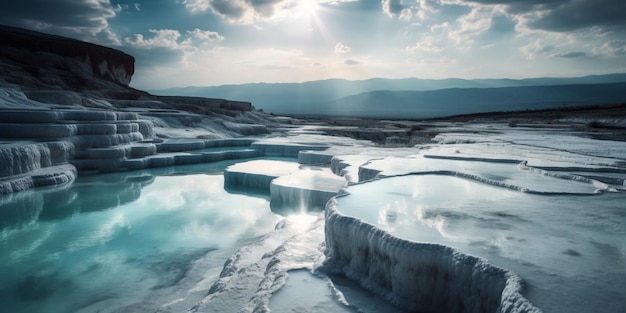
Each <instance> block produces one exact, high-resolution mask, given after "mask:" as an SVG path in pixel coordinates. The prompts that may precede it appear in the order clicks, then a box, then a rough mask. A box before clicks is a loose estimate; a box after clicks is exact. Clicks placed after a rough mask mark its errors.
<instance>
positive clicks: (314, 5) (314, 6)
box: [296, 0, 320, 17]
mask: <svg viewBox="0 0 626 313" xmlns="http://www.w3.org/2000/svg"><path fill="white" fill-rule="evenodd" d="M319 9H320V5H319V2H318V0H299V1H298V4H297V6H296V11H297V12H298V15H300V16H306V17H310V16H315V15H317V11H318V10H319Z"/></svg>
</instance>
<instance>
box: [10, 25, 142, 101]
mask: <svg viewBox="0 0 626 313" xmlns="http://www.w3.org/2000/svg"><path fill="white" fill-rule="evenodd" d="M0 71H2V72H3V74H4V72H6V71H18V72H22V74H23V75H16V73H13V75H10V76H11V77H13V79H12V81H9V82H10V83H14V84H18V85H21V86H27V87H40V88H41V87H56V88H63V89H66V90H68V89H69V90H85V89H94V88H102V87H109V88H110V86H106V85H107V84H106V83H102V82H99V80H94V79H93V78H92V77H93V76H95V77H97V78H100V79H102V80H104V81H108V82H111V83H114V84H121V85H124V86H128V84H129V83H130V80H131V77H132V75H133V73H134V71H135V58H133V57H132V56H130V55H128V54H126V53H124V52H121V51H118V50H115V49H111V48H107V47H102V46H98V45H95V44H91V43H87V42H83V41H79V40H75V39H70V38H65V37H60V36H54V35H48V34H44V33H39V32H34V31H29V30H24V29H19V28H13V27H7V26H0ZM3 76H6V75H3ZM20 78H23V79H21V80H20ZM107 89H108V88H107Z"/></svg>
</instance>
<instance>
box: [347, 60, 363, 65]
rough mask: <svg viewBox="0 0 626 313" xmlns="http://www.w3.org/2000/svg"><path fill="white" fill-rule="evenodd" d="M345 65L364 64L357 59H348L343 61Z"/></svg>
mask: <svg viewBox="0 0 626 313" xmlns="http://www.w3.org/2000/svg"><path fill="white" fill-rule="evenodd" d="M343 63H344V64H345V65H358V64H363V62H359V61H357V60H352V59H346V60H345V61H344V62H343Z"/></svg>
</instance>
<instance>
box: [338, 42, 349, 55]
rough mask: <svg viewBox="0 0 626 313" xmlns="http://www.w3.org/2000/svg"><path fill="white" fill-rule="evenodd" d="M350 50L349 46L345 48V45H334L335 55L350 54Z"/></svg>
mask: <svg viewBox="0 0 626 313" xmlns="http://www.w3.org/2000/svg"><path fill="white" fill-rule="evenodd" d="M350 50H352V49H351V48H350V47H349V46H346V45H344V44H343V43H341V42H338V43H337V44H336V45H335V53H339V54H343V53H348V52H350Z"/></svg>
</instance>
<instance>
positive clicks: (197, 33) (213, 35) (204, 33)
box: [187, 28, 224, 41]
mask: <svg viewBox="0 0 626 313" xmlns="http://www.w3.org/2000/svg"><path fill="white" fill-rule="evenodd" d="M187 34H189V35H190V36H191V37H193V38H196V39H200V40H205V41H222V40H224V36H222V35H220V34H219V33H218V32H213V31H210V30H200V29H198V28H196V29H194V30H192V31H187Z"/></svg>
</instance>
